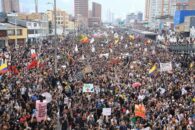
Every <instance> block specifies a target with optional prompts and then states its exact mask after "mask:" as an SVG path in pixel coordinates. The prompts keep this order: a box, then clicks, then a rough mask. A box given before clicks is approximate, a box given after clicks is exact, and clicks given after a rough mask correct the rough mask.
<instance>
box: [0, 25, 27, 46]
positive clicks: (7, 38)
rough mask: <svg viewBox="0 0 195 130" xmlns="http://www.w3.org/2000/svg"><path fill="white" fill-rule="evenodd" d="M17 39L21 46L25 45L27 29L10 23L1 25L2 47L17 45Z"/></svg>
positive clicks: (0, 43)
mask: <svg viewBox="0 0 195 130" xmlns="http://www.w3.org/2000/svg"><path fill="white" fill-rule="evenodd" d="M16 30H17V35H16ZM16 39H17V43H18V44H19V45H22V44H24V43H25V42H26V40H27V28H25V27H22V26H18V25H17V26H15V25H13V24H10V23H0V46H5V45H7V44H9V45H15V42H16Z"/></svg>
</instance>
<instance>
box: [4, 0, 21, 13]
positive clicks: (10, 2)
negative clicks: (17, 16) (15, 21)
mask: <svg viewBox="0 0 195 130" xmlns="http://www.w3.org/2000/svg"><path fill="white" fill-rule="evenodd" d="M1 6H2V12H5V13H11V12H20V7H19V0H1Z"/></svg>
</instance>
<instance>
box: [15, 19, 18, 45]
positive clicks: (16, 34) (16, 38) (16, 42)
mask: <svg viewBox="0 0 195 130" xmlns="http://www.w3.org/2000/svg"><path fill="white" fill-rule="evenodd" d="M15 36H16V37H15V48H17V45H18V32H17V21H16V15H15Z"/></svg>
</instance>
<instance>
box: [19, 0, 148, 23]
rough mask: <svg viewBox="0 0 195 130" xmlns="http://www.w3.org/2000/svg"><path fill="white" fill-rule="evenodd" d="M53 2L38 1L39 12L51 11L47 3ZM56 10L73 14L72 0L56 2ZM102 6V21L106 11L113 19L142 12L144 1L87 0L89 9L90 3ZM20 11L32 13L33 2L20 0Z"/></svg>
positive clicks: (46, 0)
mask: <svg viewBox="0 0 195 130" xmlns="http://www.w3.org/2000/svg"><path fill="white" fill-rule="evenodd" d="M53 1H54V0H39V11H46V10H48V9H52V5H48V4H47V3H48V2H53ZM56 1H57V8H60V9H63V10H65V11H67V12H68V13H70V14H73V13H74V0H56ZM93 1H94V2H98V3H100V4H102V16H103V20H106V17H107V16H108V10H110V11H111V12H113V13H114V14H115V17H117V18H118V17H119V18H125V16H126V14H128V13H132V12H138V11H141V12H144V8H145V7H144V6H145V0H89V5H90V8H91V3H92V2H93ZM20 7H21V11H26V12H34V0H20Z"/></svg>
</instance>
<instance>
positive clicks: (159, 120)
mask: <svg viewBox="0 0 195 130" xmlns="http://www.w3.org/2000/svg"><path fill="white" fill-rule="evenodd" d="M116 34H117V35H116ZM95 36H96V37H94V38H92V34H87V37H85V41H86V43H84V44H83V43H82V42H81V41H80V40H78V38H76V37H74V36H71V35H69V36H67V37H66V38H64V39H63V40H61V41H60V42H58V45H57V59H58V66H57V69H58V70H57V73H55V67H54V66H55V59H54V58H55V56H54V46H53V44H52V43H50V42H46V43H43V44H35V45H28V44H26V45H25V46H24V45H23V46H20V47H19V48H15V47H13V46H9V47H6V48H5V49H4V50H3V51H2V52H1V58H2V59H3V61H5V60H6V61H7V65H8V71H7V72H5V73H2V74H1V78H0V81H1V82H0V90H1V93H0V100H1V102H0V103H1V105H0V130H46V129H48V130H53V129H61V130H104V129H110V130H128V129H129V130H133V129H140V130H142V129H143V130H149V129H151V130H194V129H195V106H194V102H195V91H194V90H195V86H194V84H195V82H194V79H195V69H194V66H193V60H194V59H193V56H191V57H189V58H187V61H188V64H187V65H186V66H185V67H184V66H182V61H183V58H182V55H181V54H175V53H172V52H168V51H167V49H163V48H159V47H158V46H157V44H156V43H155V42H154V41H151V40H148V39H144V38H142V37H140V36H131V38H129V36H128V35H127V34H125V33H124V32H118V31H117V30H116V31H115V32H114V31H113V32H112V31H108V30H105V31H102V35H95ZM97 36H98V37H97ZM90 39H93V42H91V43H90ZM48 41H49V40H48ZM5 54H6V57H5ZM160 63H161V64H160ZM162 63H168V64H162ZM168 65H171V67H170V66H168ZM167 66H168V67H167ZM85 87H86V88H87V89H86V90H85ZM39 103H40V105H38V104H39ZM44 103H45V104H46V107H44ZM105 108H111V109H105ZM45 110H47V111H45ZM106 110H107V111H106ZM110 110H111V112H110ZM107 114H108V115H107ZM40 117H44V118H43V119H40V121H39V118H40Z"/></svg>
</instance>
